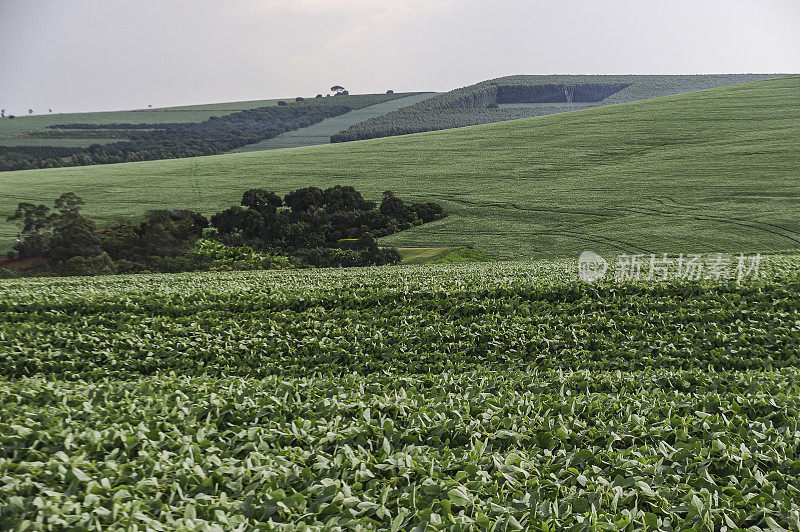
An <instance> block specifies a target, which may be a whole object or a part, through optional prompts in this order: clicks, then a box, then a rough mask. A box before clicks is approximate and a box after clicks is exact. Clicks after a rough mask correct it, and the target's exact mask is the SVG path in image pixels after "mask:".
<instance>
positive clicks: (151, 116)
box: [0, 99, 291, 139]
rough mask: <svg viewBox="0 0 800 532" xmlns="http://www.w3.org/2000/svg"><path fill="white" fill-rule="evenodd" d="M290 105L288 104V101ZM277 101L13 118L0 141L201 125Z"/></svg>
mask: <svg viewBox="0 0 800 532" xmlns="http://www.w3.org/2000/svg"><path fill="white" fill-rule="evenodd" d="M289 101H291V100H289ZM277 103H278V100H277V99H276V100H252V101H247V102H228V103H216V104H204V105H188V106H185V107H158V108H148V109H132V110H129V111H106V112H98V113H52V114H37V115H32V116H17V117H16V118H14V119H13V120H9V119H7V118H6V119H0V139H6V138H11V137H15V136H18V135H20V134H22V133H28V132H32V131H46V130H47V128H48V126H54V125H58V124H151V123H183V122H201V121H203V120H207V119H209V118H211V117H212V116H223V115H227V114H230V113H233V112H236V111H244V110H247V109H255V108H257V107H268V106H273V105H277Z"/></svg>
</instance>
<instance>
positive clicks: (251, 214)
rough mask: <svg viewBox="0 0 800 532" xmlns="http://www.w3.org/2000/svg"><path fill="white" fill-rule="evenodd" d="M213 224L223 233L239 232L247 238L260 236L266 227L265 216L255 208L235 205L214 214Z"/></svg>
mask: <svg viewBox="0 0 800 532" xmlns="http://www.w3.org/2000/svg"><path fill="white" fill-rule="evenodd" d="M211 225H212V226H214V227H216V228H217V230H218V231H219V232H220V234H223V235H230V234H234V233H236V232H239V233H241V235H242V236H243V237H245V238H259V237H260V236H261V233H262V231H263V229H264V218H263V217H262V216H261V214H259V213H258V212H257V211H256V210H254V209H249V208H247V209H246V208H242V207H240V206H239V205H234V206H232V207H229V208H227V209H225V210H224V211H221V212H218V213H217V214H215V215H213V216H212V217H211Z"/></svg>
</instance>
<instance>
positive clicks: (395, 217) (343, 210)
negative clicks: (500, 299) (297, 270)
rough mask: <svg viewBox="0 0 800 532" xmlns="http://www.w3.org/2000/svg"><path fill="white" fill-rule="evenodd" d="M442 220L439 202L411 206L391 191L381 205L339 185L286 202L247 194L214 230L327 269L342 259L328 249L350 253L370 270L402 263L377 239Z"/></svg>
mask: <svg viewBox="0 0 800 532" xmlns="http://www.w3.org/2000/svg"><path fill="white" fill-rule="evenodd" d="M444 216H445V212H444V209H443V208H442V206H441V205H439V204H438V203H430V202H428V203H412V204H410V205H407V204H405V203H404V202H403V200H402V199H400V198H398V197H396V196H395V195H394V194H393V193H392V192H391V191H387V192H385V193H384V195H383V199H382V201H381V203H380V206H378V205H377V204H375V203H374V202H371V201H366V200H365V199H364V198H363V197H362V195H361V193H360V192H358V191H357V190H355V189H354V188H353V187H350V186H340V185H337V186H334V187H331V188H328V189H326V190H322V189H320V188H317V187H307V188H301V189H298V190H295V191H293V192H290V193H289V194H287V195H286V196H284V197H283V198H281V197H280V196H278V195H277V194H275V193H274V192H269V191H267V190H264V189H253V190H249V191H247V192H246V193H245V194H244V196H243V197H242V201H241V205H235V206H232V207H230V208H228V209H226V210H224V211H222V212H219V213H217V214H215V215H214V216H212V217H211V225H212V226H213V227H214V228H216V230H217V231H218V234H219V238H220V239H221V240H222V241H223V242H225V243H227V244H231V245H242V244H245V245H248V246H251V247H253V248H255V249H262V250H267V249H280V250H283V251H285V252H289V253H292V254H294V255H297V256H300V257H303V258H306V259H308V261H309V262H310V263H312V264H314V265H316V266H321V265H325V264H323V263H324V262H325V260H326V257H328V258H329V259H330V260H333V261H334V262H336V261H337V260H338V259H337V258H336V256H335V255H336V253H334V252H331V251H325V250H331V249H335V248H338V249H347V250H349V251H353V252H360V253H361V255H362V257H361V260H359V259H354V260H355V261H356V262H358V263H359V265H367V264H385V263H390V262H395V261H396V259H397V258H398V257H397V256H396V254H395V253H392V252H390V251H385V250H381V249H379V248H378V246H377V243H376V241H375V239H376V238H379V237H382V236H386V235H390V234H393V233H396V232H398V231H402V230H403V229H408V228H410V227H411V226H413V225H419V224H422V223H427V222H432V221H435V220H438V219H441V218H443V217H444ZM350 255H352V256H354V255H353V254H352V253H351V254H350ZM339 258H341V257H339Z"/></svg>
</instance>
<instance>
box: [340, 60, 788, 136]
mask: <svg viewBox="0 0 800 532" xmlns="http://www.w3.org/2000/svg"><path fill="white" fill-rule="evenodd" d="M777 76H780V74H695V75H564V74H559V75H536V76H526V75H521V76H506V77H502V78H497V79H491V80H486V81H482V82H480V83H476V84H474V85H470V86H467V87H462V88H459V89H455V90H452V91H450V92H445V93H442V94H439V95H437V96H435V97H433V98H430V99H427V100H425V101H422V102H419V103H417V104H415V105H412V106H409V107H405V108H403V109H398V110H397V111H393V112H391V113H387V114H384V115H381V116H376V117H374V118H371V119H370V120H366V121H364V122H359V123H357V124H354V125H352V126H350V127H349V128H348V129H346V130H344V131H340V132H338V133H336V134H335V135H333V136H332V137H331V141H332V142H347V141H351V140H365V139H372V138H378V137H390V136H394V135H407V134H409V133H421V132H423V131H440V130H443V129H452V128H456V127H465V126H474V125H477V124H489V123H492V122H503V121H506V120H514V119H518V118H530V117H534V116H544V115H549V114H555V113H563V112H566V111H571V110H574V109H586V108H589V107H599V106H603V105H610V104H615V103H624V102H635V101H639V100H647V99H650V98H658V97H661V96H670V95H673V94H683V93H687V92H693V91H699V90H705V89H713V88H716V87H722V86H725V85H732V84H735V83H746V82H750V81H759V80H763V79H769V78H774V77H777ZM568 96H569V100H570V101H568V100H567V97H568Z"/></svg>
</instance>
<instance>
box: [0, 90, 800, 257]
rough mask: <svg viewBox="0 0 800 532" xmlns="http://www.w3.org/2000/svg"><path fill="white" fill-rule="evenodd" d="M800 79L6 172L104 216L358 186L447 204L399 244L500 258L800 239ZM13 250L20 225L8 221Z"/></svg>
mask: <svg viewBox="0 0 800 532" xmlns="http://www.w3.org/2000/svg"><path fill="white" fill-rule="evenodd" d="M798 138H800V76H791V77H785V78H779V79H773V80H766V81H759V82H753V83H748V84H741V85H732V86H728V87H722V88H718V89H712V90H708V91H701V92H695V93H691V94H683V95H676V96H669V97H665V98H661V99H655V100H648V101H642V102H633V103H626V104H621V105H612V106H605V107H601V108H595V109H588V110H585V111H577V112H573V113H567V114H561V115H552V116H545V117H538V118H532V119H526V120H518V121H513V122H504V123H497V124H488V125H483V126H475V127H469V128H464V129H458V130H449V131H441V132H433V133H424V134H418V135H409V136H405V137H395V138H386V139H375V140H371V141H364V142H354V143H347V144H340V145H325V146H312V147H307V148H296V149H287V150H272V151H267V152H254V153H242V154H228V155H221V156H212V157H202V158H192V159H176V160H168V161H152V162H143V163H129V164H118V165H106V166H96V167H81V168H61V169H53V170H32V171H24V172H8V173H5V174H3V175H2V176H0V214H2V215H3V216H5V215H7V214H9V213H11V212H12V211H13V209H14V207H15V205H16V203H17V202H19V201H36V202H44V201H48V202H50V201H52V198H55V197H57V196H58V195H59V194H61V193H62V192H65V191H74V192H76V193H78V194H80V195H81V196H83V197H84V198H85V199H86V200H87V202H88V204H89V207H88V209H87V213H88V214H89V215H91V216H93V217H95V218H96V219H98V220H100V221H101V222H104V221H111V220H113V219H115V218H117V217H120V216H137V215H140V214H141V213H142V212H143V211H144V210H146V209H151V208H164V207H186V208H195V209H199V210H201V211H204V212H205V213H207V214H211V213H212V212H214V211H215V210H218V209H220V208H222V207H225V206H227V205H229V204H231V203H232V202H235V201H237V200H238V198H239V197H240V196H241V193H242V192H243V191H244V190H245V189H247V188H250V187H254V186H259V187H266V188H270V189H274V190H276V191H279V192H288V191H290V190H293V189H296V188H298V187H301V186H307V185H317V186H323V187H325V186H331V185H333V184H352V185H354V186H356V188H358V189H359V190H364V191H366V192H367V193H368V195H369V196H371V198H373V199H378V198H379V197H380V193H381V192H382V191H383V190H386V189H392V190H394V192H396V193H397V194H398V195H400V196H401V197H404V198H406V197H407V198H409V199H413V198H420V199H424V198H428V199H433V200H436V201H440V202H442V203H443V204H444V205H445V206H446V208H447V209H448V210H449V211H450V212H451V216H450V217H448V218H447V219H445V220H443V221H440V222H435V223H432V224H426V225H424V226H420V227H417V228H414V229H411V230H409V231H404V232H403V233H400V234H397V235H394V236H392V237H389V238H387V239H386V240H385V243H387V244H396V245H403V246H426V247H443V246H454V245H461V244H470V245H473V246H474V247H476V248H478V249H481V250H484V251H486V252H488V253H489V254H490V255H491V256H493V257H495V258H501V257H504V258H516V257H558V256H576V255H577V254H578V253H580V251H582V250H583V249H586V248H589V249H593V250H595V251H598V252H614V253H616V252H619V251H623V250H624V251H640V252H649V251H654V252H666V251H702V252H710V251H719V250H727V251H732V252H739V251H742V252H746V251H753V250H760V251H767V250H776V249H796V248H798V247H800V234H799V233H800V201H798V198H800V179H799V178H798V173H797V172H798V168H800V150H798V140H797V139H798ZM0 232H1V234H0V236H1V237H2V239H3V240H2V241H3V242H4V244H5V245H6V246H8V245H10V243H11V239H12V236H13V235H14V234H15V228H14V226H11V225H10V224H7V223H5V222H3V223H2V225H0Z"/></svg>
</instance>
